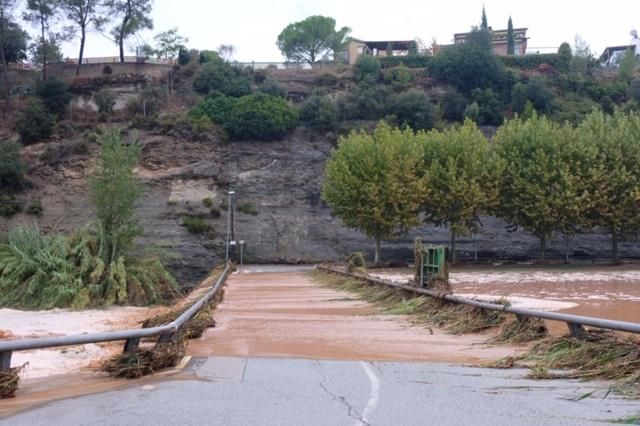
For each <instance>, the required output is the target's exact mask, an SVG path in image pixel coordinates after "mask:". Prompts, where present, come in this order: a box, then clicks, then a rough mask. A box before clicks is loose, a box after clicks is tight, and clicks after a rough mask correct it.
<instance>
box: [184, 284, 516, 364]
mask: <svg viewBox="0 0 640 426" xmlns="http://www.w3.org/2000/svg"><path fill="white" fill-rule="evenodd" d="M215 318H216V327H215V328H213V329H209V330H208V331H207V332H206V333H205V335H204V336H203V338H201V339H198V340H195V341H191V342H190V344H189V348H188V353H189V354H190V355H193V356H195V357H204V356H252V357H256V356H257V357H281V356H282V357H302V358H313V359H339V360H372V361H391V360H395V361H409V360H411V361H440V362H463V363H480V362H483V361H486V360H489V359H495V358H499V357H502V356H506V355H510V354H513V353H514V352H515V351H519V350H522V347H519V348H515V347H507V346H500V347H496V346H488V345H484V344H483V343H484V342H485V341H486V340H487V339H488V337H489V336H488V335H463V336H453V335H450V334H447V333H445V332H443V331H441V330H438V329H429V328H426V327H423V326H418V325H414V324H411V323H409V322H408V320H407V318H406V317H403V316H397V315H380V314H378V313H377V311H376V309H375V308H374V307H373V306H371V305H369V304H368V303H366V302H363V301H359V300H355V299H353V298H351V297H350V295H349V294H348V293H344V292H338V291H335V290H332V289H329V288H326V287H323V286H321V285H320V284H319V283H317V282H315V281H313V280H312V279H311V277H310V276H309V275H307V274H305V273H251V274H234V275H232V276H231V278H230V279H229V282H228V287H227V288H226V291H225V298H224V301H223V302H222V303H221V304H220V305H218V309H217V311H216V314H215Z"/></svg>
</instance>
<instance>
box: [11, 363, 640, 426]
mask: <svg viewBox="0 0 640 426" xmlns="http://www.w3.org/2000/svg"><path fill="white" fill-rule="evenodd" d="M525 374H526V371H525V370H493V369H491V370H489V369H480V368H469V367H462V366H456V365H446V364H438V363H395V362H373V363H372V362H364V361H320V360H308V359H292V358H234V357H210V358H202V359H193V360H192V361H191V362H190V363H189V365H188V366H187V367H186V369H185V370H184V371H183V372H182V373H181V374H180V375H179V376H173V377H167V378H166V379H163V380H159V381H155V382H153V384H152V385H150V384H147V385H145V386H140V385H132V387H130V388H128V389H124V390H119V391H112V392H107V393H101V394H95V395H88V396H83V397H79V398H73V399H67V400H61V401H56V402H52V403H49V404H47V405H44V406H41V407H38V408H35V409H32V410H29V411H26V412H23V413H20V414H17V415H15V416H12V417H8V418H4V419H1V420H0V424H3V425H12V426H21V425H25V426H27V425H29V426H36V425H48V426H49V425H65V426H69V425H155V426H158V425H228V426H234V425H345V426H356V425H438V426H443V425H461V424H473V425H589V424H594V425H602V424H603V423H606V422H609V421H612V420H615V419H620V418H623V417H626V416H629V415H634V414H637V412H638V411H639V410H640V404H638V402H637V401H634V400H626V399H622V398H619V397H616V396H614V395H613V394H608V395H607V389H608V388H607V386H606V384H604V383H601V382H579V381H572V380H553V381H533V380H528V379H525V378H524V376H525ZM133 383H135V382H133Z"/></svg>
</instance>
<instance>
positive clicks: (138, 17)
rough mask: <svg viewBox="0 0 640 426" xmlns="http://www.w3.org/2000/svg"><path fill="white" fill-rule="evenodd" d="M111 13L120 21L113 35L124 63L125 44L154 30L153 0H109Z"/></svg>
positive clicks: (121, 60) (112, 32) (107, 4)
mask: <svg viewBox="0 0 640 426" xmlns="http://www.w3.org/2000/svg"><path fill="white" fill-rule="evenodd" d="M106 6H107V8H108V10H109V12H110V13H111V14H112V15H114V16H117V17H118V18H119V19H120V22H119V23H118V25H116V27H115V28H113V30H111V34H112V35H113V37H114V39H115V42H116V44H117V45H118V48H119V50H120V62H124V42H125V40H127V39H128V38H129V37H131V36H133V35H135V34H136V33H138V32H140V31H142V30H145V29H149V30H152V29H153V20H152V19H151V16H150V15H151V9H152V8H153V4H152V0H108V1H107V2H106Z"/></svg>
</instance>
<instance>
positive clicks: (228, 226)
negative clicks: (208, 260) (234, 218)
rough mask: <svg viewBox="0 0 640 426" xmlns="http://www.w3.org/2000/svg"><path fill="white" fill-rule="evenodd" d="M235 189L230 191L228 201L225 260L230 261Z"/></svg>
mask: <svg viewBox="0 0 640 426" xmlns="http://www.w3.org/2000/svg"><path fill="white" fill-rule="evenodd" d="M235 193H236V192H235V191H229V192H228V195H229V199H228V201H227V255H226V256H225V261H226V262H228V261H229V243H230V242H231V203H232V201H233V194H235Z"/></svg>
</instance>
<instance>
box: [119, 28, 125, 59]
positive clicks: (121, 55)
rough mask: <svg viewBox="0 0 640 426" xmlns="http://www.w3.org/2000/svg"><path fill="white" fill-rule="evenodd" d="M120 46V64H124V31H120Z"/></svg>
mask: <svg viewBox="0 0 640 426" xmlns="http://www.w3.org/2000/svg"><path fill="white" fill-rule="evenodd" d="M118 44H119V45H120V63H124V36H123V34H122V31H120V38H119V39H118Z"/></svg>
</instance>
